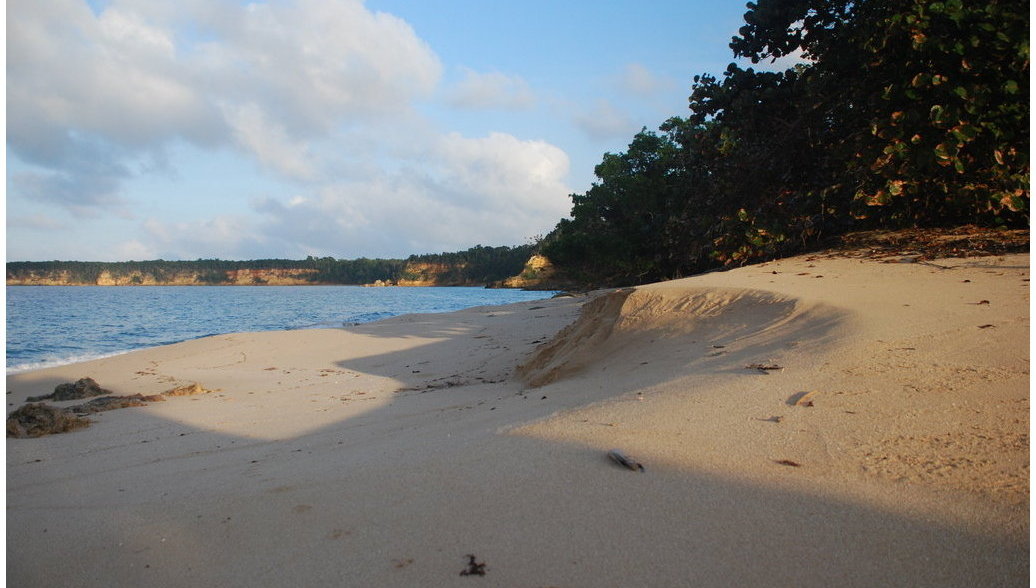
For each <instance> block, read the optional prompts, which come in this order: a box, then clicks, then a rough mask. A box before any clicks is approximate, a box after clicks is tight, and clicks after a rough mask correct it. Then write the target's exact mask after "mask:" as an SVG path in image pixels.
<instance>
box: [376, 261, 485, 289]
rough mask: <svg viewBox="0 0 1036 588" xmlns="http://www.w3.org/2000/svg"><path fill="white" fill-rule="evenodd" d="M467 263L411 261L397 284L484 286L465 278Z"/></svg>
mask: <svg viewBox="0 0 1036 588" xmlns="http://www.w3.org/2000/svg"><path fill="white" fill-rule="evenodd" d="M465 267H467V264H466V263H461V264H449V263H426V262H420V263H415V262H410V263H408V264H406V267H405V268H403V272H402V274H400V277H399V279H398V280H396V285H397V286H484V285H485V284H483V283H479V282H473V281H471V280H467V279H465V278H463V277H462V276H463V270H464V268H465Z"/></svg>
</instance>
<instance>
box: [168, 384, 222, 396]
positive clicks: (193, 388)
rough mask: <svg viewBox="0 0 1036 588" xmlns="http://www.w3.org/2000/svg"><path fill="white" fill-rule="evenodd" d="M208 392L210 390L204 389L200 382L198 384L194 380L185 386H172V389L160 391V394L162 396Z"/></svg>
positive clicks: (192, 394)
mask: <svg viewBox="0 0 1036 588" xmlns="http://www.w3.org/2000/svg"><path fill="white" fill-rule="evenodd" d="M209 392H212V390H206V389H205V388H202V386H201V384H198V383H197V382H195V383H193V384H188V385H186V386H178V387H176V388H173V389H172V390H166V391H165V392H162V395H163V396H194V395H196V394H208V393H209Z"/></svg>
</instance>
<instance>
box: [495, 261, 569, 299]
mask: <svg viewBox="0 0 1036 588" xmlns="http://www.w3.org/2000/svg"><path fill="white" fill-rule="evenodd" d="M494 286H495V287H498V288H521V289H523V290H569V289H573V288H575V289H578V288H579V284H578V283H577V282H576V281H574V280H571V279H568V278H566V277H565V276H564V274H563V272H561V271H559V270H558V269H557V268H556V267H555V266H554V264H553V263H551V262H550V260H549V259H547V258H546V257H544V256H542V255H533V256H532V257H530V258H529V261H527V262H525V267H524V268H523V269H522V273H520V274H518V275H517V276H512V277H510V278H507V279H506V280H504V281H502V282H500V283H499V284H495V285H494Z"/></svg>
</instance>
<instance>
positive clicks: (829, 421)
mask: <svg viewBox="0 0 1036 588" xmlns="http://www.w3.org/2000/svg"><path fill="white" fill-rule="evenodd" d="M883 261H891V260H890V259H889V260H880V259H859V258H849V257H846V256H843V255H837V254H825V253H819V254H812V255H806V256H799V257H795V258H789V259H784V260H779V261H773V262H768V263H765V264H760V265H756V266H747V267H744V268H740V269H735V270H731V271H727V272H716V273H710V274H704V275H701V276H695V277H692V278H686V279H683V280H675V281H672V282H665V283H659V284H651V285H646V286H640V287H637V288H632V289H627V290H609V291H599V292H594V293H591V294H589V295H581V296H577V297H571V298H558V299H545V300H537V301H527V302H519V303H513V304H510V305H506V306H501V307H481V308H474V309H468V310H463V311H458V312H453V313H445V314H429V315H403V316H398V317H394V318H390V319H385V320H382V321H378V322H374V323H365V324H361V325H357V326H353V327H349V328H343V329H314V330H301V331H281V332H262V333H235V334H228V335H219V336H214V337H208V338H204V339H197V340H191V341H186V342H184V343H178V344H175V345H171V346H165V347H161V348H154V349H148V350H144V351H137V352H132V353H127V354H123V355H119V356H117V357H111V358H107V359H102V360H98V361H93V362H88V363H85V364H75V365H73V366H62V367H59V368H52V369H47V370H39V371H32V372H25V373H21V374H17V375H13V376H8V380H7V382H8V392H9V394H8V402H9V406H8V412H10V411H11V410H12V409H14V408H16V407H17V406H20V405H21V403H22V402H23V401H24V399H25V398H26V397H28V396H34V395H40V394H45V393H47V392H50V391H51V389H53V387H54V385H56V383H58V382H62V381H75V380H76V379H78V378H80V377H85V376H90V377H93V378H94V379H95V380H97V382H98V383H99V384H100V385H101V386H102V387H105V388H109V389H110V390H112V391H113V392H114V393H115V394H117V395H130V394H137V393H139V394H160V393H161V392H163V391H165V390H167V389H169V388H171V387H173V386H177V385H183V384H187V383H191V382H197V383H199V384H201V385H202V386H204V387H205V388H206V389H210V390H214V391H213V392H211V393H209V394H205V395H201V396H196V397H190V398H169V399H168V400H167V401H165V402H159V403H155V404H153V405H149V406H146V407H140V408H128V409H123V410H117V411H111V412H107V413H101V414H98V415H96V416H94V417H92V418H94V420H95V422H94V423H93V424H92V426H90V427H89V428H87V429H84V430H80V431H76V432H72V433H67V434H62V435H52V436H48V437H41V438H38V439H10V438H9V439H8V441H7V450H8V464H7V465H8V472H7V482H8V494H7V500H8V519H7V522H8V529H9V531H8V534H9V538H10V537H17V538H18V540H17V541H9V542H8V552H7V556H8V577H9V579H11V580H12V581H13V582H22V583H26V584H40V583H46V582H51V583H57V584H67V583H70V582H72V583H77V584H79V585H88V586H90V585H97V586H100V585H112V584H140V583H148V584H150V585H158V586H162V585H174V584H180V585H182V584H183V583H185V582H194V583H202V584H206V585H212V584H217V583H224V584H243V583H249V584H284V583H288V582H294V583H303V584H309V585H317V584H328V583H340V584H347V585H428V586H453V585H459V586H466V585H467V583H470V582H472V580H469V579H467V578H464V577H462V576H460V572H461V571H463V570H464V569H465V566H466V564H467V563H469V562H468V559H467V556H468V554H470V555H474V556H475V558H476V560H477V562H476V563H485V571H486V579H488V580H489V581H491V582H494V583H495V584H497V585H533V586H536V585H538V586H549V585H636V584H645V583H646V584H655V585H685V584H692V585H716V584H731V583H733V584H745V585H772V586H781V585H803V586H821V585H830V584H832V583H834V582H844V581H845V579H846V578H852V581H851V582H850V583H851V584H854V585H888V584H898V585H919V586H968V585H976V584H987V585H988V584H1018V583H1023V582H1024V581H1025V580H1026V579H1027V577H1028V571H1029V563H1028V534H1029V525H1028V517H1029V508H1028V500H1029V481H1028V468H1029V466H1028V455H1029V448H1028V443H1029V441H1028V422H1029V415H1028V384H1029V374H1028V366H1029V357H1028V352H1029V349H1028V334H1029V308H1028V287H1029V286H1028V278H1029V256H1028V254H1009V255H1003V256H995V257H980V258H966V259H943V260H938V262H937V263H936V264H935V265H930V264H920V263H883ZM983 301H985V302H983ZM519 366H520V367H519ZM12 404H13V406H12ZM54 404H55V406H65V405H67V404H69V403H54ZM611 449H619V450H621V451H622V452H623V453H625V454H627V455H629V456H632V458H634V459H635V460H637V461H638V462H640V463H642V464H643V465H644V468H645V471H644V472H643V473H641V472H631V471H629V470H627V469H623V468H621V467H619V466H617V465H616V464H614V463H612V462H611V461H610V460H609V458H608V452H609V450H611ZM62 553H68V554H71V553H76V558H75V560H76V563H75V565H70V566H49V565H44V563H43V562H44V561H45V560H47V561H49V560H50V558H52V557H54V556H55V554H62ZM170 578H175V580H170Z"/></svg>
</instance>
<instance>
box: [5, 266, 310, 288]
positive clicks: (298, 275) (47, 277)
mask: <svg viewBox="0 0 1036 588" xmlns="http://www.w3.org/2000/svg"><path fill="white" fill-rule="evenodd" d="M314 273H316V270H313V269H265V270H262V269H245V270H228V271H226V272H220V274H221V276H225V277H223V279H222V280H220V281H215V280H213V279H212V277H213V276H208V275H202V274H201V273H199V272H182V273H177V274H173V275H171V276H166V277H163V279H161V280H158V279H156V278H155V276H154V275H153V274H151V273H148V272H139V271H137V272H130V273H126V274H113V273H112V272H110V271H102V272H101V273H100V274H99V275H98V276H97V279H96V280H95V281H84V280H82V279H74V278H73V277H72V275H71V273H70V272H67V271H60V272H40V273H36V272H33V273H30V274H28V275H20V276H10V275H9V276H7V285H8V286H210V285H213V284H214V283H216V284H220V285H230V286H303V285H309V284H313V282H312V281H310V280H309V279H308V276H310V275H312V274H314Z"/></svg>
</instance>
